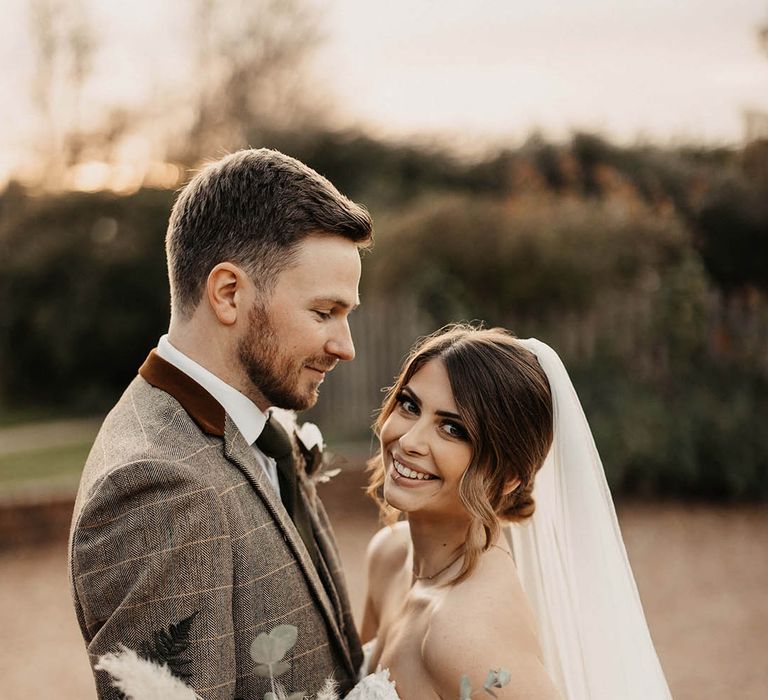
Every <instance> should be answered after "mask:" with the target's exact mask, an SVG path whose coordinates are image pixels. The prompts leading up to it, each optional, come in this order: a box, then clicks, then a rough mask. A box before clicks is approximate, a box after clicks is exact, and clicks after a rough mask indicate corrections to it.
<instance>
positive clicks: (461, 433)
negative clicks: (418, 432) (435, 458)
mask: <svg viewBox="0 0 768 700" xmlns="http://www.w3.org/2000/svg"><path fill="white" fill-rule="evenodd" d="M443 430H444V431H445V432H446V433H448V435H450V436H451V437H452V438H456V439H457V440H469V433H467V430H466V428H465V427H464V426H463V425H461V424H459V423H451V422H445V423H443Z"/></svg>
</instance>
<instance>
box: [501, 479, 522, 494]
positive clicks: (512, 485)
mask: <svg viewBox="0 0 768 700" xmlns="http://www.w3.org/2000/svg"><path fill="white" fill-rule="evenodd" d="M521 483H522V481H521V480H520V479H519V478H518V477H515V478H514V479H511V480H510V481H508V482H507V483H506V484H505V485H504V490H503V491H502V493H503V494H504V495H505V496H509V494H510V493H512V492H513V491H514V490H515V489H516V488H517V487H518V486H520V484H521Z"/></svg>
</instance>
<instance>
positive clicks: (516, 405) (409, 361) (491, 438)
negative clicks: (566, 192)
mask: <svg viewBox="0 0 768 700" xmlns="http://www.w3.org/2000/svg"><path fill="white" fill-rule="evenodd" d="M433 359H439V360H440V361H441V362H442V363H443V364H444V365H445V368H446V370H447V373H448V378H449V380H450V383H451V390H452V392H453V397H454V400H455V402H456V406H457V407H458V411H459V415H460V416H461V419H462V422H463V423H464V426H465V427H466V429H467V432H468V434H469V441H470V443H471V445H472V460H471V462H470V464H469V467H468V468H467V470H466V471H465V472H464V475H463V476H462V478H461V481H460V483H459V497H460V499H461V502H462V503H463V505H464V507H465V508H466V510H467V512H468V513H469V514H470V516H471V520H472V524H471V526H470V529H469V532H468V533H467V541H466V544H465V549H464V563H463V566H462V568H461V570H460V571H459V572H458V574H457V575H456V576H455V577H454V578H453V579H452V580H451V581H449V583H458V582H459V581H462V580H463V579H465V578H466V577H467V576H469V574H470V573H471V572H472V571H473V570H474V568H475V566H476V565H477V561H478V558H479V556H480V555H481V554H482V553H483V552H484V551H486V550H487V549H488V548H489V547H490V546H491V543H492V542H493V541H495V539H496V538H497V536H498V534H499V527H500V526H499V520H502V521H506V522H518V521H521V520H525V519H526V518H528V517H530V516H531V515H532V514H533V511H534V508H535V504H534V500H533V495H532V491H533V482H534V477H535V475H536V472H537V471H538V470H539V469H540V468H541V465H542V464H543V463H544V459H545V458H546V456H547V452H548V451H549V448H550V445H551V444H552V434H553V425H552V424H553V416H552V394H551V392H550V388H549V382H548V381H547V376H546V374H545V373H544V371H543V370H542V368H541V366H540V365H539V362H538V360H537V359H536V356H535V355H534V354H533V353H532V352H530V351H529V350H527V349H526V348H525V347H524V346H523V345H522V343H520V342H519V341H517V340H516V338H515V337H514V336H513V335H512V334H511V333H510V332H509V331H506V330H504V329H503V328H490V329H484V328H482V327H476V326H471V325H465V324H452V325H450V326H446V327H445V328H442V329H441V330H439V331H437V332H436V333H434V334H432V335H430V336H427V337H426V338H422V339H420V340H419V341H417V343H416V344H415V345H414V347H413V348H412V350H411V352H410V354H409V355H408V357H407V358H406V360H405V363H404V364H403V368H402V370H401V372H400V376H399V377H398V378H397V380H396V381H395V384H394V385H393V386H392V387H390V388H389V389H388V390H387V395H386V398H385V399H384V402H383V404H382V407H381V411H380V412H379V415H378V417H377V419H376V422H375V424H374V431H375V432H376V435H380V433H381V429H382V427H383V425H384V423H385V421H386V420H387V418H388V417H389V416H390V414H391V413H392V412H393V411H394V410H395V408H396V406H397V396H398V395H399V394H400V393H401V391H402V389H403V387H404V386H405V385H407V384H408V382H409V381H410V380H411V377H413V375H414V374H416V372H418V371H419V369H421V368H422V367H423V366H424V365H425V364H426V363H427V362H429V361H430V360H433ZM368 468H369V471H370V483H369V486H368V494H369V495H371V496H372V497H373V499H374V500H375V501H376V502H377V504H378V505H379V508H380V510H381V512H382V516H383V519H384V521H385V522H387V523H390V524H391V523H393V522H395V521H396V520H397V518H398V516H399V511H397V510H396V509H394V508H392V507H391V506H390V505H388V504H387V503H386V502H385V501H384V500H383V497H382V495H381V489H382V487H383V485H384V480H385V477H386V466H385V462H384V458H383V455H382V454H381V453H379V454H378V455H376V456H375V457H373V458H372V459H371V460H370V462H369V464H368ZM514 479H520V484H519V485H518V486H517V487H516V488H515V489H514V490H512V491H511V492H509V493H507V494H505V493H504V491H505V487H507V485H508V484H509V483H510V482H512V481H513V480H514ZM506 490H508V489H506Z"/></svg>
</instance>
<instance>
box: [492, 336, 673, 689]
mask: <svg viewBox="0 0 768 700" xmlns="http://www.w3.org/2000/svg"><path fill="white" fill-rule="evenodd" d="M519 342H521V343H522V344H523V345H524V346H525V347H526V348H528V349H529V350H530V351H531V352H533V353H534V354H535V355H536V357H537V358H538V360H539V363H540V364H541V366H542V368H543V369H544V372H545V373H546V374H547V377H548V378H549V383H550V386H551V389H552V398H553V403H554V421H555V435H554V441H553V444H552V448H551V450H550V452H549V455H548V456H547V458H546V461H545V462H544V465H543V466H542V468H541V470H540V471H539V473H538V474H537V476H536V482H535V486H534V492H533V493H534V498H535V500H536V511H535V513H534V514H533V516H532V517H531V518H530V519H529V520H528V521H527V522H525V523H522V524H520V525H511V526H509V527H507V528H505V533H506V535H507V538H508V540H509V541H510V546H511V547H512V551H513V554H514V557H515V561H516V564H517V568H518V572H519V575H520V580H521V582H522V585H523V588H524V590H525V592H526V594H527V596H528V598H529V600H530V602H531V605H532V606H533V609H534V613H535V614H536V617H537V620H538V623H539V635H540V639H541V643H542V647H543V652H544V660H545V665H546V667H547V670H548V671H549V673H550V675H551V677H552V678H553V680H554V682H555V684H556V685H557V686H558V688H559V689H560V692H561V693H562V694H563V697H564V698H566V699H567V700H617V699H618V698H621V700H660V699H662V698H671V695H670V692H669V688H668V686H667V682H666V680H665V678H664V673H663V671H662V669H661V665H660V664H659V660H658V657H657V656H656V651H655V649H654V647H653V642H652V641H651V636H650V633H649V631H648V625H647V623H646V621H645V615H644V613H643V608H642V605H641V603H640V597H639V596H638V592H637V586H636V585H635V579H634V576H633V575H632V569H631V568H630V566H629V560H628V559H627V554H626V550H625V549H624V542H623V540H622V537H621V532H620V530H619V524H618V520H617V518H616V512H615V510H614V507H613V501H612V499H611V494H610V491H609V490H608V484H607V482H606V479H605V473H604V471H603V465H602V462H601V461H600V456H599V455H598V453H597V449H596V447H595V443H594V440H593V438H592V432H591V431H590V428H589V425H588V423H587V419H586V417H585V415H584V412H583V410H582V408H581V403H580V402H579V399H578V396H577V395H576V391H575V390H574V388H573V384H572V383H571V380H570V378H569V376H568V373H567V371H566V369H565V367H564V366H563V363H562V362H561V360H560V358H559V357H558V355H557V353H555V351H554V350H552V348H550V347H549V346H548V345H546V344H544V343H542V342H540V341H538V340H536V339H533V338H531V339H528V340H521V341H519Z"/></svg>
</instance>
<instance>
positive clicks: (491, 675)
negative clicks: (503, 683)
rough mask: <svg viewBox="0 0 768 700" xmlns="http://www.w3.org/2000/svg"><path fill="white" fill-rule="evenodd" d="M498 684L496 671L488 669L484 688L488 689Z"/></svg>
mask: <svg viewBox="0 0 768 700" xmlns="http://www.w3.org/2000/svg"><path fill="white" fill-rule="evenodd" d="M495 685H496V671H494V670H493V669H491V670H490V671H488V675H487V676H486V678H485V683H483V688H485V690H488V688H493V687H494V686H495Z"/></svg>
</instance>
